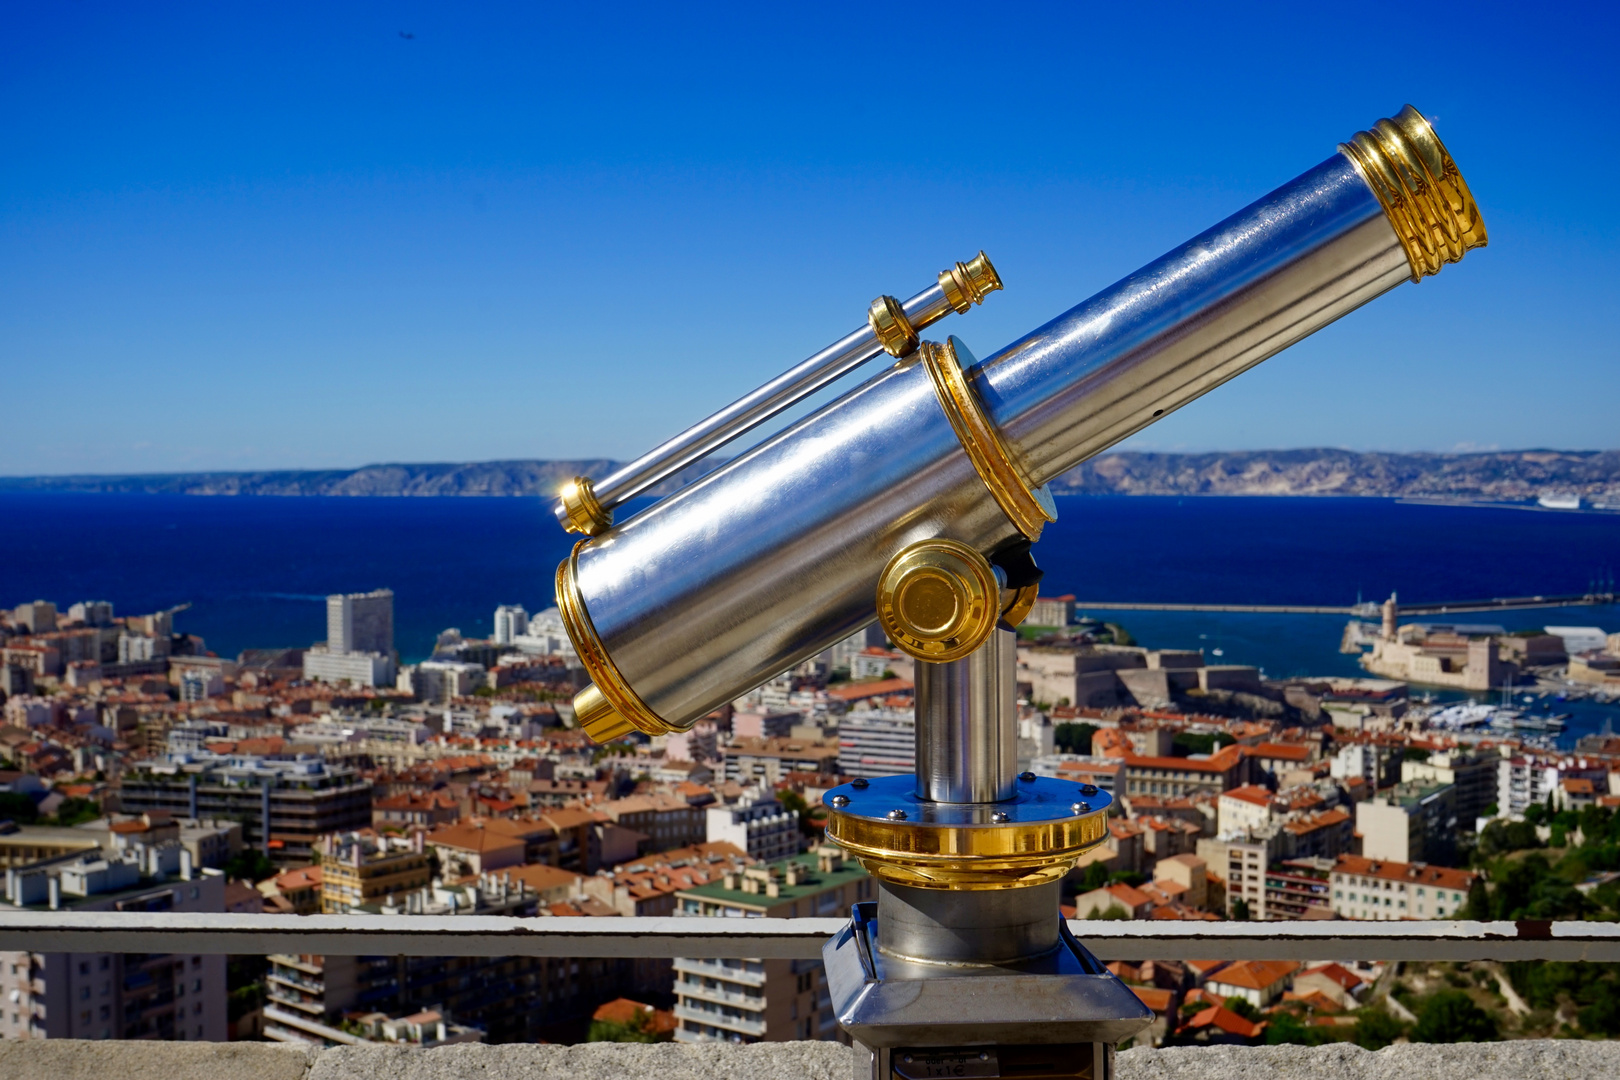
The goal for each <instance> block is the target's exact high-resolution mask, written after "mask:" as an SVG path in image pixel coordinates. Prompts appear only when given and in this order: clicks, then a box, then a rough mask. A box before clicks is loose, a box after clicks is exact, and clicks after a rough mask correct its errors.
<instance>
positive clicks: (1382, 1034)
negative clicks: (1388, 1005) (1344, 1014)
mask: <svg viewBox="0 0 1620 1080" xmlns="http://www.w3.org/2000/svg"><path fill="white" fill-rule="evenodd" d="M1405 1034H1406V1025H1405V1024H1402V1023H1401V1022H1400V1021H1399V1020H1397V1019H1395V1018H1394V1017H1393V1016H1391V1015H1389V1013H1387V1012H1385V1011H1384V1010H1383V1009H1380V1008H1376V1007H1372V1006H1369V1007H1368V1008H1365V1009H1362V1010H1361V1013H1360V1014H1359V1015H1358V1016H1357V1017H1356V1032H1355V1036H1354V1038H1355V1041H1356V1045H1357V1046H1359V1047H1361V1048H1362V1049H1363V1050H1382V1049H1383V1048H1384V1047H1386V1046H1388V1045H1389V1044H1390V1043H1392V1042H1394V1041H1395V1040H1396V1039H1398V1038H1400V1037H1401V1036H1402V1035H1405Z"/></svg>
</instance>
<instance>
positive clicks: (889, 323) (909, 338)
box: [866, 296, 917, 357]
mask: <svg viewBox="0 0 1620 1080" xmlns="http://www.w3.org/2000/svg"><path fill="white" fill-rule="evenodd" d="M866 322H867V325H868V326H870V327H871V328H872V333H873V334H874V335H876V337H877V339H878V344H880V345H882V346H883V351H884V352H886V353H888V354H889V355H890V356H895V357H900V356H906V355H908V354H909V353H910V352H911V351H912V350H913V349H915V348H916V347H917V328H916V327H914V326H912V325H911V320H910V319H908V318H906V309H905V308H903V307H901V306H900V301H898V300H896V299H895V298H894V297H892V296H880V297H878V298H877V299H876V300H874V301H872V306H871V307H869V308H867V309H866Z"/></svg>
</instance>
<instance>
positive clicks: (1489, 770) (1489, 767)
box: [1401, 749, 1502, 832]
mask: <svg viewBox="0 0 1620 1080" xmlns="http://www.w3.org/2000/svg"><path fill="white" fill-rule="evenodd" d="M1501 760H1502V758H1501V756H1500V755H1498V754H1486V753H1483V752H1473V751H1469V750H1461V749H1459V750H1441V751H1436V752H1435V753H1432V754H1430V755H1429V756H1428V757H1427V758H1425V759H1423V760H1422V761H1415V760H1414V761H1402V762H1401V782H1402V783H1403V784H1420V785H1425V786H1430V787H1433V786H1438V785H1442V784H1449V785H1451V786H1452V788H1454V789H1455V793H1454V795H1453V802H1454V803H1455V806H1454V810H1455V811H1456V814H1457V828H1459V829H1466V830H1467V831H1469V832H1473V831H1474V823H1475V822H1476V821H1477V820H1478V819H1479V818H1481V817H1483V816H1484V814H1485V808H1486V807H1487V806H1489V805H1490V804H1491V803H1493V802H1496V797H1497V790H1496V789H1497V772H1498V769H1499V762H1501Z"/></svg>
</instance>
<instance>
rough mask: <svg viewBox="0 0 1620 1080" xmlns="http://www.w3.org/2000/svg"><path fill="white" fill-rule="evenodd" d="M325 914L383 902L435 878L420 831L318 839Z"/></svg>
mask: <svg viewBox="0 0 1620 1080" xmlns="http://www.w3.org/2000/svg"><path fill="white" fill-rule="evenodd" d="M320 856H321V913H322V914H323V915H343V914H346V913H348V912H351V911H357V910H362V909H364V908H367V907H373V906H380V905H382V904H384V903H386V902H388V901H389V900H390V899H392V898H393V897H395V896H398V895H402V894H404V893H409V892H413V891H415V890H417V889H420V888H421V887H422V886H424V885H426V884H427V883H428V882H429V880H430V879H431V878H432V877H433V871H432V868H431V867H430V866H429V865H428V857H427V852H426V850H425V848H424V846H423V843H422V834H421V833H419V832H418V833H413V834H412V835H411V836H409V837H403V836H379V835H377V834H376V833H374V832H371V831H370V830H366V831H364V832H350V833H334V834H333V835H331V836H323V837H322V838H321V841H320Z"/></svg>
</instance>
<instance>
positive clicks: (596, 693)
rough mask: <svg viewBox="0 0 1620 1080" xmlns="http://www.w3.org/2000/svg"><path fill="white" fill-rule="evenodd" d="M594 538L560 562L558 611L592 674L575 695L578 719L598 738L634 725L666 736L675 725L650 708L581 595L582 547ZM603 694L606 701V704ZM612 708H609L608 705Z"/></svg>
mask: <svg viewBox="0 0 1620 1080" xmlns="http://www.w3.org/2000/svg"><path fill="white" fill-rule="evenodd" d="M588 543H590V541H589V540H581V541H580V542H579V543H577V544H575V545H574V550H573V551H572V552H570V553H569V555H568V558H566V559H564V560H563V561H562V562H561V563H560V564H559V565H558V567H557V610H558V612H560V613H561V615H562V620H563V627H564V629H566V630H567V631H568V640H570V641H572V642H573V643H574V652H576V653H578V654H579V662H580V663H581V664H583V665H584V666H585V670H586V671H588V672H589V673H590V676H591V682H592V683H593V684H594V685H592V686H587V687H586V688H585V689H583V690H581V691H580V692H579V693H577V694H575V695H574V718H575V719H576V720H577V721H578V722H579V724H580V726H581V727H582V728H584V729H585V734H587V735H589V736H590V737H591V738H592V739H594V740H595V741H597V742H605V741H607V740H609V739H617V738H618V737H619V736H621V735H628V734H629V733H630V729H631V728H635V729H636V730H637V731H643V732H646V733H647V734H648V735H665V734H668V733H669V732H671V731H674V730H675V727H674V725H672V724H670V723H669V722H668V721H666V720H665V719H664V718H663V717H661V716H659V715H658V714H657V713H655V712H653V711H652V710H651V709H650V708H648V707H647V703H646V702H645V701H642V700H641V695H639V694H637V693H636V692H635V690H633V689H632V688H631V686H630V684H629V683H628V682H626V681H625V679H624V676H623V675H621V674H619V669H618V667H617V666H616V665H615V664H614V663H613V658H612V657H611V656H609V655H608V651H607V649H606V648H604V647H603V645H602V639H601V638H599V637H597V636H596V627H595V626H594V625H592V623H591V616H590V613H589V612H588V611H586V610H585V601H584V599H583V598H581V596H580V595H579V580H578V573H579V567H578V563H579V551H580V548H583V547H584V546H585V545H586V544H588ZM602 699H606V700H605V706H608V707H604V702H603V700H602ZM609 707H610V708H609Z"/></svg>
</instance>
